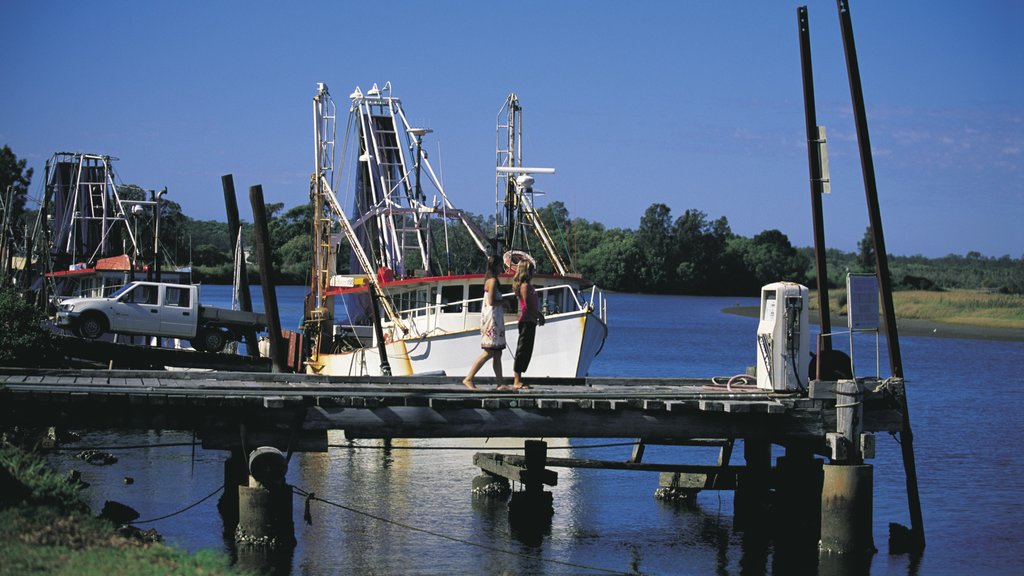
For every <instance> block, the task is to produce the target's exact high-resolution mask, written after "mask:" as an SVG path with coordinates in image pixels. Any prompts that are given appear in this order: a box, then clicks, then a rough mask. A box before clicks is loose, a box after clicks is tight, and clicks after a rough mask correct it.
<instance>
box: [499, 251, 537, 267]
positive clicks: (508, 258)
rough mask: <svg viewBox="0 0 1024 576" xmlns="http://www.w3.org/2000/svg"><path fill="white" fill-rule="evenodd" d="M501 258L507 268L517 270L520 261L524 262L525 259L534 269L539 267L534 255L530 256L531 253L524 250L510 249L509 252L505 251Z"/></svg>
mask: <svg viewBox="0 0 1024 576" xmlns="http://www.w3.org/2000/svg"><path fill="white" fill-rule="evenodd" d="M501 260H502V262H504V263H505V268H506V269H507V270H515V269H516V266H518V265H519V263H520V262H522V261H523V260H525V261H527V262H529V263H530V265H531V266H533V268H534V269H536V268H537V261H536V260H535V259H534V258H533V256H530V255H529V254H527V253H526V252H523V251H522V250H509V251H508V252H505V255H504V256H502V257H501Z"/></svg>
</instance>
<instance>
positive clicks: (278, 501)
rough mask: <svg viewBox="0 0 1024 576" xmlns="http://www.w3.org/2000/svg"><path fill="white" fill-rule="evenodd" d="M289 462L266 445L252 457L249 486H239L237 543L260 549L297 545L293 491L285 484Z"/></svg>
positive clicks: (252, 454)
mask: <svg viewBox="0 0 1024 576" xmlns="http://www.w3.org/2000/svg"><path fill="white" fill-rule="evenodd" d="M287 469H288V463H287V460H286V458H285V456H284V454H283V453H281V451H280V450H277V449H276V448H272V447H269V446H263V447H260V448H257V449H256V450H253V451H252V453H251V454H250V455H249V482H248V485H245V486H239V487H238V527H237V528H236V529H235V544H236V545H244V546H247V547H258V548H285V547H291V546H294V545H295V526H294V523H293V521H292V509H293V508H292V500H293V498H292V488H291V486H289V485H288V484H287V483H286V482H285V472H287Z"/></svg>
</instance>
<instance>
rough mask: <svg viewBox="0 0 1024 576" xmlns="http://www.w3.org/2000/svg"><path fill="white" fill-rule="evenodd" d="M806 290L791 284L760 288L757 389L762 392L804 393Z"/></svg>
mask: <svg viewBox="0 0 1024 576" xmlns="http://www.w3.org/2000/svg"><path fill="white" fill-rule="evenodd" d="M808 316H809V314H808V290H807V287H806V286H801V285H800V284H796V283H794V282H775V283H774V284H768V285H766V286H764V287H762V288H761V310H760V315H759V321H758V324H757V387H758V388H760V389H762V390H776V391H790V390H803V389H805V388H806V382H805V381H804V380H803V379H801V377H800V375H801V373H806V370H807V365H808V363H809V362H810V360H811V356H810V353H811V351H810V332H809V330H810V325H809V324H808Z"/></svg>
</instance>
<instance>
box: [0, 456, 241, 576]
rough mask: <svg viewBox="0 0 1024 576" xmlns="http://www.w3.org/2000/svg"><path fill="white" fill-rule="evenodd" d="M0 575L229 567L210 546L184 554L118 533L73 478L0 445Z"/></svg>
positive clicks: (81, 575) (106, 575)
mask: <svg viewBox="0 0 1024 576" xmlns="http://www.w3.org/2000/svg"><path fill="white" fill-rule="evenodd" d="M0 485H2V491H3V493H2V494H0V576H6V575H11V576H14V575H18V576H20V575H22V574H56V575H63V574H66V575H69V576H70V575H72V574H73V575H76V576H113V575H119V574H124V575H133V576H134V575H142V576H148V575H153V576H157V575H164V574H174V575H195V574H206V575H229V574H238V573H239V572H238V571H237V570H234V569H232V568H231V567H230V566H229V564H228V559H227V557H226V556H224V555H223V554H221V553H217V552H213V551H205V552H200V553H198V554H195V555H191V556H190V555H189V554H187V553H185V552H183V551H181V550H178V549H175V548H171V547H168V546H165V545H163V544H158V543H143V542H142V541H140V540H138V539H134V538H129V537H125V536H123V535H121V534H119V533H118V532H117V530H116V529H115V527H114V526H113V525H112V524H111V523H109V522H107V521H105V520H100V519H98V518H96V517H94V516H92V514H91V513H90V511H89V509H88V507H87V506H86V505H85V504H84V503H83V502H82V500H81V499H80V497H79V494H78V488H77V486H76V485H75V484H72V483H69V482H68V481H67V479H66V478H65V477H63V476H61V475H59V474H57V473H56V472H54V471H53V470H52V469H50V468H48V467H47V466H46V464H45V463H44V462H43V461H42V459H40V458H39V457H38V456H36V455H34V454H31V453H27V452H24V451H22V450H20V449H18V448H15V447H13V446H10V445H3V446H0Z"/></svg>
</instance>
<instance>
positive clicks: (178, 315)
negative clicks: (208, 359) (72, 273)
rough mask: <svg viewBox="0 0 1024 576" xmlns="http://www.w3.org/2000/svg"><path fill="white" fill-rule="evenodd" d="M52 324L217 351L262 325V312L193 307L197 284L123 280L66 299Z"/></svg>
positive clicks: (89, 334) (88, 335) (87, 332)
mask: <svg viewBox="0 0 1024 576" xmlns="http://www.w3.org/2000/svg"><path fill="white" fill-rule="evenodd" d="M57 325H58V326H61V327H64V328H68V329H70V330H71V331H72V332H73V333H75V334H76V335H79V336H84V337H85V338H99V337H100V336H101V335H103V333H104V332H113V333H115V334H141V335H146V336H159V337H162V338H184V339H188V340H189V341H190V342H191V344H192V347H193V348H195V349H196V350H199V351H206V352H220V351H221V350H223V349H224V344H225V343H227V342H228V341H237V340H241V337H242V334H243V333H244V332H245V331H246V330H250V329H253V330H256V331H261V330H263V329H265V328H266V325H267V317H266V315H265V314H259V313H255V312H240V311H237V310H226V309H224V308H214V307H212V306H200V305H199V287H198V286H194V285H191V284H168V283H163V282H129V283H128V284H125V285H124V286H123V287H122V288H121V289H119V290H118V291H116V292H114V293H113V294H111V295H110V296H109V297H107V298H67V299H64V300H62V301H61V303H60V307H59V308H58V309H57Z"/></svg>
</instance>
